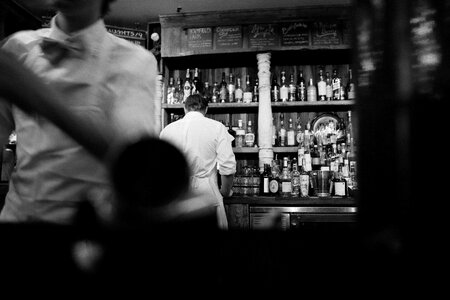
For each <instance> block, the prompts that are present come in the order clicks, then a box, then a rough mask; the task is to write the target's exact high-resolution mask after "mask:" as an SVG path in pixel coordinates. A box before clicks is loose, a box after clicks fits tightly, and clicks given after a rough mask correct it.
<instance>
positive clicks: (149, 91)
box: [0, 18, 161, 223]
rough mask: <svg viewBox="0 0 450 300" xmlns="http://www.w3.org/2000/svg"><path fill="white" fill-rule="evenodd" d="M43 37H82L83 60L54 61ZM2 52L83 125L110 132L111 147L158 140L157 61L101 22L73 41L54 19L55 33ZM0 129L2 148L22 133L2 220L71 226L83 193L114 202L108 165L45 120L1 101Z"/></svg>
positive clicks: (15, 39)
mask: <svg viewBox="0 0 450 300" xmlns="http://www.w3.org/2000/svg"><path fill="white" fill-rule="evenodd" d="M44 38H51V39H55V40H60V41H64V40H66V39H68V38H69V39H76V40H80V41H81V42H82V45H83V47H84V49H85V52H84V54H83V57H82V58H80V57H71V56H69V57H66V58H64V59H63V60H62V61H60V62H59V63H58V64H52V63H51V62H50V61H49V60H48V59H47V57H46V56H45V55H44V53H43V50H42V48H41V46H40V43H41V41H42V40H43V39H44ZM2 48H3V49H4V50H6V51H8V52H10V53H12V54H14V55H15V56H16V57H17V58H18V59H19V60H20V61H21V62H22V63H23V64H24V65H25V66H26V67H28V68H29V69H31V70H32V71H33V72H35V73H36V74H37V75H38V76H39V77H40V78H42V79H43V81H44V82H45V83H47V84H48V85H49V86H51V87H52V88H54V89H56V90H57V91H58V92H59V93H60V94H61V95H63V96H64V99H63V100H64V101H65V103H66V104H67V107H69V108H70V110H71V111H72V112H73V113H74V114H76V115H78V116H79V117H81V118H82V119H83V121H84V122H87V124H89V125H91V126H95V127H96V128H100V129H102V128H108V130H105V132H112V133H113V134H112V135H113V136H111V137H108V140H111V143H116V144H126V143H129V142H132V141H134V140H136V139H138V138H140V137H142V136H149V135H150V136H155V135H158V133H159V130H160V111H161V110H160V105H161V103H160V101H157V99H155V92H156V75H157V63H156V59H155V57H154V56H153V55H152V54H151V52H149V51H147V50H146V49H144V48H143V47H141V46H138V45H134V44H132V43H130V42H129V41H126V40H124V39H121V38H118V37H115V36H114V35H112V34H110V33H108V32H107V30H106V28H105V24H104V22H103V20H102V19H100V20H98V21H97V22H96V23H94V24H92V25H91V26H89V27H88V28H85V29H83V30H80V31H78V32H76V33H74V34H72V35H70V37H69V36H68V35H67V34H65V33H64V32H63V31H61V30H60V29H59V28H58V27H57V26H56V22H55V18H53V20H52V22H51V27H50V28H44V29H39V30H35V31H22V32H18V33H16V34H13V35H12V36H11V37H10V38H8V39H7V40H6V42H5V43H4V44H3V47H2ZM17 88H20V87H19V86H18V87H17ZM0 128H1V129H0V143H1V144H2V145H3V144H5V143H6V141H7V136H8V135H9V133H10V132H11V130H13V129H15V131H16V133H17V165H16V169H15V171H14V172H13V174H12V177H11V180H10V185H9V191H8V194H7V196H6V200H5V206H4V209H3V210H2V212H1V215H0V220H2V221H29V220H42V221H54V222H62V223H66V222H69V221H70V220H71V218H72V216H73V214H74V212H75V207H76V205H77V203H78V202H79V201H80V200H81V199H82V198H83V197H85V195H86V193H90V195H94V198H95V199H96V200H98V201H99V203H102V201H103V200H106V201H107V200H109V199H111V197H112V195H113V189H112V187H111V186H110V182H109V177H108V176H109V175H108V174H107V169H106V167H105V166H104V164H103V163H101V162H100V161H98V160H96V159H95V158H94V157H93V156H91V155H90V154H89V153H88V152H87V151H86V150H85V149H84V148H83V147H81V146H80V145H79V144H77V143H76V142H75V141H74V140H72V139H71V138H70V137H68V136H67V135H66V134H65V133H64V132H62V131H61V130H60V129H59V128H57V127H56V126H55V125H53V124H52V123H51V122H49V121H48V120H46V119H45V118H43V117H41V116H38V115H33V114H31V115H30V114H26V113H24V112H23V111H21V110H20V109H18V108H17V107H15V106H11V105H10V104H8V103H6V102H5V101H0Z"/></svg>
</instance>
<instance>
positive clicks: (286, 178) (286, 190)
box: [280, 157, 292, 197]
mask: <svg viewBox="0 0 450 300" xmlns="http://www.w3.org/2000/svg"><path fill="white" fill-rule="evenodd" d="M280 183H281V196H282V197H289V196H291V192H292V182H291V173H290V172H289V166H288V158H287V157H284V158H283V170H282V171H281V175H280Z"/></svg>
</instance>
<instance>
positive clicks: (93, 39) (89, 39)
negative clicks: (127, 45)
mask: <svg viewBox="0 0 450 300" xmlns="http://www.w3.org/2000/svg"><path fill="white" fill-rule="evenodd" d="M106 34H107V30H106V27H105V23H104V21H103V19H98V20H97V21H96V22H95V23H93V24H91V25H90V26H88V27H86V28H83V29H81V30H78V31H75V32H73V33H71V34H70V35H69V34H67V33H65V32H64V31H62V30H61V29H60V28H59V27H58V25H57V24H56V16H54V17H53V18H52V20H51V22H50V34H49V38H52V39H55V40H58V41H64V40H67V39H78V40H81V41H82V43H83V46H84V47H85V49H87V51H88V52H89V53H91V54H93V55H97V54H99V52H100V46H101V43H102V41H103V38H104V37H105V36H106Z"/></svg>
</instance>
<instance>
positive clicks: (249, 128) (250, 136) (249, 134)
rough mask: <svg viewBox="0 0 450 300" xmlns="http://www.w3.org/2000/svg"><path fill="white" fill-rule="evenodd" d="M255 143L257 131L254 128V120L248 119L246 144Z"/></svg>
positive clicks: (251, 145)
mask: <svg viewBox="0 0 450 300" xmlns="http://www.w3.org/2000/svg"><path fill="white" fill-rule="evenodd" d="M254 145H255V133H254V132H253V128H252V121H250V120H248V123H247V132H246V133H245V146H246V147H253V146H254Z"/></svg>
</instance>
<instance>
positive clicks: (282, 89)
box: [280, 71, 289, 102]
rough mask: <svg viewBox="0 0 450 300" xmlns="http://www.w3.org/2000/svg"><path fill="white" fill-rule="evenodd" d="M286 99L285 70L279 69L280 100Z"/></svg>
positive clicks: (284, 100) (287, 88)
mask: <svg viewBox="0 0 450 300" xmlns="http://www.w3.org/2000/svg"><path fill="white" fill-rule="evenodd" d="M288 100H289V87H288V85H287V84H286V72H285V71H281V84H280V101H282V102H286V101H288Z"/></svg>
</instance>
